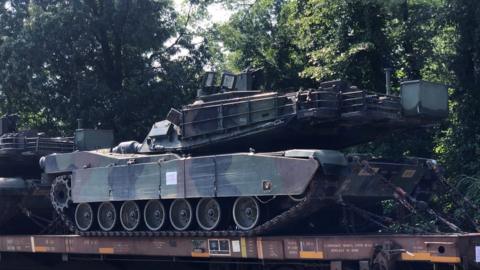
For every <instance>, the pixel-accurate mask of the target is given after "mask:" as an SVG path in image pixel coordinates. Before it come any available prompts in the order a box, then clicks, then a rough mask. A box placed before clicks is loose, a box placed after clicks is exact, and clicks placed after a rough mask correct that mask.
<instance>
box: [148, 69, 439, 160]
mask: <svg viewBox="0 0 480 270" xmlns="http://www.w3.org/2000/svg"><path fill="white" fill-rule="evenodd" d="M256 75H257V74H256V72H250V71H247V72H246V73H242V74H240V75H232V74H223V76H222V80H221V86H211V82H212V81H213V78H212V76H213V74H209V76H207V77H208V78H210V79H207V80H205V81H206V85H205V86H204V88H203V89H202V90H200V91H199V94H198V97H197V100H196V101H195V102H194V103H192V104H190V105H186V106H184V107H183V108H182V109H181V110H175V109H172V110H171V111H170V113H169V114H168V115H167V119H166V120H164V121H160V122H157V123H155V124H154V125H153V127H152V129H151V131H150V133H149V134H148V136H147V137H146V138H145V141H144V142H143V144H142V146H141V147H140V149H139V152H140V153H165V152H177V153H179V152H180V153H187V154H213V153H232V152H239V151H248V149H249V148H254V149H255V150H257V151H277V150H284V149H292V148H319V149H335V150H336V149H342V148H345V147H348V146H353V145H357V144H359V143H362V142H367V141H371V140H373V139H376V138H378V137H381V136H383V135H386V134H390V133H392V132H393V131H395V130H399V129H400V130H401V129H404V128H411V127H418V126H424V125H429V124H431V123H432V122H434V121H435V120H437V119H441V118H444V117H445V116H446V113H447V111H446V110H445V107H446V106H447V99H448V97H447V91H446V90H445V89H444V87H442V86H440V85H436V84H433V83H428V82H424V81H409V82H404V83H403V84H402V94H401V95H400V97H399V96H392V95H383V94H379V93H370V92H368V91H365V90H361V89H358V88H357V87H355V86H349V85H348V84H347V83H345V82H343V81H331V82H325V83H322V84H320V87H319V88H317V89H307V90H299V91H296V92H289V93H279V92H267V91H255V90H250V89H254V88H255V84H258V83H256V81H258V79H256ZM420 88H421V90H419V89H420ZM437 88H440V89H442V90H440V91H437V90H438V89H437ZM205 93H209V94H208V95H206V94H205ZM286 134H288V136H286Z"/></svg>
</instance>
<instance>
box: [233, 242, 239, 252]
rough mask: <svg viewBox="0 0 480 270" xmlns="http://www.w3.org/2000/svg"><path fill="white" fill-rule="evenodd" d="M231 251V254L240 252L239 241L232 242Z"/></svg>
mask: <svg viewBox="0 0 480 270" xmlns="http://www.w3.org/2000/svg"><path fill="white" fill-rule="evenodd" d="M232 251H233V252H240V241H238V240H232Z"/></svg>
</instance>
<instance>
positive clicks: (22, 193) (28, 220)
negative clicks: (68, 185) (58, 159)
mask: <svg viewBox="0 0 480 270" xmlns="http://www.w3.org/2000/svg"><path fill="white" fill-rule="evenodd" d="M17 121H18V116H17V115H15V114H10V115H4V116H2V117H1V118H0V231H2V233H26V232H28V233H32V232H37V231H39V232H40V231H42V230H44V229H48V228H49V226H51V225H53V219H54V218H53V217H54V214H55V212H54V211H53V209H52V206H51V201H50V187H51V183H50V182H48V181H46V180H45V179H42V178H41V174H42V169H41V168H40V166H39V164H38V160H39V159H40V158H41V157H42V156H44V155H48V154H52V153H67V152H72V151H74V150H76V149H84V150H88V149H94V147H93V148H89V147H85V146H86V145H85V144H83V145H82V144H81V142H82V141H83V140H84V138H85V137H86V136H85V133H87V132H91V131H89V130H84V129H78V130H77V131H76V135H75V137H48V136H46V135H45V134H44V133H40V132H37V131H35V130H31V129H25V130H18V128H17ZM94 132H96V133H97V131H94ZM110 133H111V132H110ZM103 137H105V136H103ZM99 141H100V143H103V142H104V141H102V140H101V139H100V140H99ZM107 145H108V144H102V147H105V146H107ZM110 145H111V143H110Z"/></svg>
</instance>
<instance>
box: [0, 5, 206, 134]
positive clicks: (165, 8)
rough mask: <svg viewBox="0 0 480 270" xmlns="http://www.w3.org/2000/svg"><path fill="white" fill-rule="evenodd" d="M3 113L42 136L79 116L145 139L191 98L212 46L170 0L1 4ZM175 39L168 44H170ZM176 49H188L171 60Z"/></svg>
mask: <svg viewBox="0 0 480 270" xmlns="http://www.w3.org/2000/svg"><path fill="white" fill-rule="evenodd" d="M6 5H8V8H2V9H0V10H1V14H0V16H1V18H2V19H1V20H0V21H1V23H2V27H1V30H0V31H2V32H0V37H1V40H2V42H1V43H0V59H2V60H1V61H2V63H3V64H2V66H1V67H0V74H2V76H1V77H0V87H1V89H0V90H1V91H2V98H3V101H4V102H2V104H1V105H0V106H1V109H2V111H3V112H21V115H22V116H23V118H24V122H28V123H29V124H32V125H33V126H36V127H39V128H42V129H44V130H50V131H53V130H56V129H60V130H62V131H64V132H71V130H73V128H74V126H75V120H76V119H77V118H83V119H85V120H86V122H87V123H88V125H89V126H93V125H96V124H97V123H101V124H102V125H103V126H106V127H108V128H113V129H114V130H115V131H116V133H117V134H118V135H119V136H118V137H119V139H126V138H137V139H141V138H142V137H143V136H144V135H145V134H146V131H147V130H148V127H149V126H150V125H151V124H152V123H153V122H154V120H159V119H162V118H163V117H164V116H165V114H166V112H168V109H169V108H170V106H178V105H180V104H182V103H184V102H185V101H186V99H189V98H191V96H192V93H194V89H195V87H196V84H197V82H196V80H197V79H198V74H199V72H201V71H202V68H203V65H204V62H205V61H204V59H205V58H206V54H205V53H206V50H205V49H204V48H203V47H201V46H197V47H194V45H193V44H192V42H191V36H188V35H186V34H185V31H186V30H185V25H184V24H185V23H186V21H188V19H187V20H186V19H185V18H183V17H181V16H178V15H177V14H176V13H175V11H174V10H173V7H172V3H171V2H170V1H150V0H135V1H133V0H128V1H124V0H121V1H120V0H118V1H116V0H110V1H94V0H75V1H2V2H1V3H0V7H6ZM176 37H179V38H177V41H176V42H175V43H174V44H173V45H171V46H166V45H165V44H166V43H167V41H169V40H171V39H175V38H176ZM180 48H183V49H186V50H190V52H191V53H189V54H187V55H185V56H180V57H175V58H174V57H173V56H174V55H176V54H177V53H178V52H179V50H180Z"/></svg>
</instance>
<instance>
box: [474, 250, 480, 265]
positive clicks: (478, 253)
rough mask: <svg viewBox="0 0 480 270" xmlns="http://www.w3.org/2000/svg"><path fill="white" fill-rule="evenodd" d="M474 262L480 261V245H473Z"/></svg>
mask: <svg viewBox="0 0 480 270" xmlns="http://www.w3.org/2000/svg"><path fill="white" fill-rule="evenodd" d="M475 262H477V263H478V262H480V246H475Z"/></svg>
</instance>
